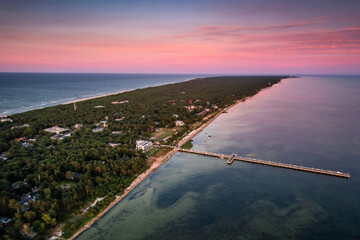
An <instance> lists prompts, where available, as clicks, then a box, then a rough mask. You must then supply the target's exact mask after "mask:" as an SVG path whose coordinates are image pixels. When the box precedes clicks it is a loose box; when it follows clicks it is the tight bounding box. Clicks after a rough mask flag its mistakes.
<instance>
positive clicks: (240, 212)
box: [78, 76, 360, 240]
mask: <svg viewBox="0 0 360 240" xmlns="http://www.w3.org/2000/svg"><path fill="white" fill-rule="evenodd" d="M359 123H360V77H342V76H336V77H329V76H323V77H319V76H318V77H302V78H295V79H287V80H283V81H282V83H280V84H279V85H277V86H275V87H271V88H268V89H266V90H264V91H262V92H260V93H259V94H257V95H256V96H254V97H253V98H251V99H249V100H247V101H246V102H245V103H241V104H239V105H237V106H236V107H234V108H232V109H231V110H229V112H228V113H226V114H223V115H222V116H220V117H219V118H218V119H216V120H215V121H214V122H213V123H212V124H210V125H209V126H208V127H207V128H205V129H204V130H203V131H202V132H201V133H200V134H199V135H198V136H197V137H195V139H194V147H193V148H194V149H198V150H206V151H212V152H219V153H225V154H231V153H237V154H239V155H249V154H255V157H256V158H260V159H265V160H272V161H281V162H287V163H293V164H303V165H305V166H310V167H312V166H313V167H317V168H325V169H331V170H335V171H338V170H339V171H343V172H350V174H351V178H350V179H343V178H337V177H331V176H325V175H318V174H313V173H306V172H299V171H294V170H288V169H281V168H274V167H269V166H262V165H255V164H249V163H242V162H236V161H235V162H234V163H233V164H232V165H230V166H229V165H227V164H226V162H225V161H224V160H220V159H218V158H210V157H203V156H197V155H191V154H185V153H177V154H176V155H175V156H173V157H172V158H171V159H170V160H169V161H168V162H166V163H165V164H164V165H162V166H161V167H160V168H159V171H157V172H155V173H154V174H152V175H151V176H150V177H149V178H148V179H146V180H145V181H143V182H142V183H141V184H140V185H139V186H138V187H136V188H135V189H134V190H133V191H132V192H131V193H130V194H128V195H127V196H126V197H125V198H124V199H123V200H122V201H121V202H120V203H118V204H117V205H116V206H115V207H114V208H112V209H111V210H110V211H109V212H108V213H107V214H106V215H105V216H103V218H102V219H101V220H100V221H98V222H96V223H95V224H94V225H93V226H92V227H91V229H89V230H88V231H86V232H84V233H83V234H82V235H80V236H79V237H78V239H126V240H130V239H360V187H359V186H360V164H359V163H360V124H359ZM210 135H211V137H210Z"/></svg>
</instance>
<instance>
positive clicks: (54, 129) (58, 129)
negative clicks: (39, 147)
mask: <svg viewBox="0 0 360 240" xmlns="http://www.w3.org/2000/svg"><path fill="white" fill-rule="evenodd" d="M44 131H46V132H49V133H56V134H59V133H62V132H65V131H69V129H68V128H62V127H59V126H54V127H51V128H45V129H44Z"/></svg>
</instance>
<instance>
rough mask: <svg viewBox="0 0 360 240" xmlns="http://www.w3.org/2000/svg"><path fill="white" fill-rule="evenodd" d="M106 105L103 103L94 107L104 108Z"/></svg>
mask: <svg viewBox="0 0 360 240" xmlns="http://www.w3.org/2000/svg"><path fill="white" fill-rule="evenodd" d="M104 107H105V106H103V105H97V106H94V108H104Z"/></svg>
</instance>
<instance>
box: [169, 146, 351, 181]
mask: <svg viewBox="0 0 360 240" xmlns="http://www.w3.org/2000/svg"><path fill="white" fill-rule="evenodd" d="M176 149H177V151H180V152H186V153H193V154H199V155H203V156H210V157H217V158H221V159H226V160H227V163H228V164H232V163H233V161H234V160H237V161H242V162H248V163H256V164H262V165H267V166H271V167H280V168H287V169H292V170H298V171H304V172H311V173H318V174H324V175H330V176H335V177H342V178H350V174H349V173H343V172H339V171H332V170H324V169H319V168H312V167H304V166H299V165H294V164H289V163H279V162H272V161H265V160H259V159H254V158H247V157H239V156H237V155H236V154H232V155H224V154H220V153H211V152H202V151H198V150H191V149H183V148H176Z"/></svg>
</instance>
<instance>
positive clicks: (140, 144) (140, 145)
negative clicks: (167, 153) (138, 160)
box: [136, 140, 153, 152]
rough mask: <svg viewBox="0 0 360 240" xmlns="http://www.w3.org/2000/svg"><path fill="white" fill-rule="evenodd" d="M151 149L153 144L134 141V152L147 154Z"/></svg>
mask: <svg viewBox="0 0 360 240" xmlns="http://www.w3.org/2000/svg"><path fill="white" fill-rule="evenodd" d="M152 148H153V143H152V142H150V141H145V140H137V141H136V150H142V151H143V152H148V151H150V150H151V149H152Z"/></svg>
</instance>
